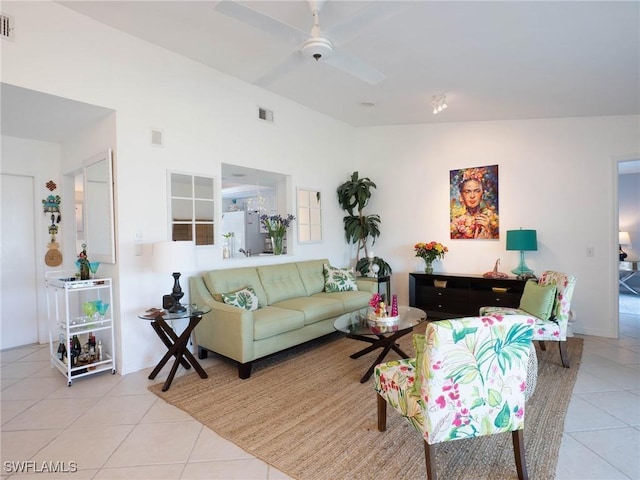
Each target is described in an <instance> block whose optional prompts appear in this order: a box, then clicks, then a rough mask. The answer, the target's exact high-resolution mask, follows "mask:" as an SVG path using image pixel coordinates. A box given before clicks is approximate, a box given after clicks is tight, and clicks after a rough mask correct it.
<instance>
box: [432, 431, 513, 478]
mask: <svg viewBox="0 0 640 480" xmlns="http://www.w3.org/2000/svg"><path fill="white" fill-rule="evenodd" d="M423 442H424V459H425V462H426V464H427V479H428V480H438V475H437V473H436V452H435V449H434V448H433V445H429V444H428V443H427V441H426V440H423ZM521 480H522V479H521Z"/></svg>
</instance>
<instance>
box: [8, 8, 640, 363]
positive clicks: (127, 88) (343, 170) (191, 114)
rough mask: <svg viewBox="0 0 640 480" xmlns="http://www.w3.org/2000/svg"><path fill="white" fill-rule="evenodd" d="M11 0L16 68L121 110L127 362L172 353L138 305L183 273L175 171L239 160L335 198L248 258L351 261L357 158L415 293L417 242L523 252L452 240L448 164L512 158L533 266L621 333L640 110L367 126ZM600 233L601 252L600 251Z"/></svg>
mask: <svg viewBox="0 0 640 480" xmlns="http://www.w3.org/2000/svg"><path fill="white" fill-rule="evenodd" d="M2 8H3V13H5V14H9V15H13V16H14V18H15V22H16V25H19V31H17V32H16V40H15V42H13V43H11V42H2V45H1V48H2V60H1V61H2V81H4V82H6V83H10V84H13V85H18V86H21V87H24V88H30V89H33V90H38V91H42V92H45V93H51V94H54V95H58V96H62V97H67V98H70V99H74V100H78V101H83V102H87V103H91V104H94V105H99V106H103V107H107V108H111V109H113V110H115V111H116V118H117V120H116V138H117V144H116V145H115V146H113V148H114V149H115V150H116V152H117V153H116V156H115V164H116V167H115V169H116V196H117V202H118V218H117V238H118V265H117V268H116V271H115V272H114V273H113V277H114V278H115V281H116V288H117V290H118V291H119V292H120V312H119V313H120V321H119V328H118V329H117V334H118V335H119V337H120V345H121V349H122V353H121V354H120V355H119V358H118V359H117V360H118V362H119V371H121V372H123V373H127V372H131V371H135V370H138V369H141V368H144V367H147V366H150V365H153V364H154V363H155V361H156V360H157V359H158V358H159V357H160V356H161V355H162V353H163V352H164V346H163V345H162V344H161V343H160V341H159V340H158V339H157V338H155V334H154V333H153V332H152V331H151V329H150V328H149V326H148V325H147V324H146V323H145V322H143V321H141V320H139V319H138V318H137V315H138V314H139V313H140V312H141V311H143V310H144V309H146V308H148V307H150V306H157V305H158V304H159V301H160V297H161V295H162V294H164V293H166V292H168V290H169V288H170V285H171V279H170V278H164V276H162V275H158V274H156V273H153V272H152V271H151V266H150V265H151V244H152V243H153V242H154V241H157V240H164V239H166V238H168V223H169V222H168V218H167V189H166V171H167V170H179V171H185V172H189V173H194V174H201V175H212V176H214V177H216V182H217V183H216V186H217V187H218V188H219V185H220V183H219V176H220V164H221V163H223V162H225V163H234V164H238V165H244V166H248V167H256V168H261V169H266V170H273V171H277V172H280V173H286V174H289V175H291V176H292V180H293V182H292V185H291V190H292V191H291V194H293V191H294V189H295V187H296V186H304V187H311V188H316V189H319V190H320V191H322V193H323V195H324V200H325V201H324V202H323V222H324V231H323V237H324V242H323V243H322V244H320V245H306V246H301V245H294V247H295V248H294V250H293V255H289V256H287V257H286V258H281V259H278V258H271V259H268V260H267V259H264V258H261V259H259V260H255V259H252V260H248V261H246V262H247V263H243V265H246V264H250V263H251V262H269V261H271V262H276V261H289V260H292V259H295V260H300V259H308V258H317V257H325V256H326V257H328V258H329V259H330V260H331V262H332V263H334V264H336V265H345V264H347V263H348V261H349V251H348V248H347V247H346V246H345V244H344V239H343V236H344V233H343V230H342V215H343V212H342V211H341V210H340V209H339V207H338V206H337V202H335V200H334V199H335V189H336V187H337V186H338V185H339V184H340V183H342V182H344V181H345V180H347V179H348V178H349V175H350V174H351V172H352V171H354V170H359V171H360V172H361V174H363V175H365V176H369V177H371V178H372V179H373V180H374V181H375V182H376V183H377V184H378V190H377V191H376V194H375V195H374V199H373V201H372V203H371V207H370V208H371V211H372V212H375V213H379V214H380V215H381V216H382V236H381V238H380V240H379V243H378V245H377V246H376V247H375V251H376V254H377V255H379V256H382V257H384V258H386V259H387V260H389V261H390V263H391V264H392V266H393V268H394V272H396V273H395V274H394V279H393V282H394V283H393V284H394V290H395V291H397V292H398V293H399V294H400V300H401V301H406V300H407V293H406V290H407V273H408V272H409V271H411V270H414V269H415V268H416V267H417V266H418V264H416V262H415V259H414V258H413V257H412V249H411V246H412V245H413V243H414V242H416V241H425V240H431V239H434V240H440V241H444V242H445V243H447V244H448V245H449V247H450V249H451V253H450V254H449V255H448V256H447V258H446V259H445V261H444V263H443V267H444V269H445V270H446V271H450V272H460V273H467V272H474V273H482V272H484V271H487V270H489V269H490V268H491V267H492V266H493V262H494V261H495V259H496V258H498V257H500V258H502V259H503V270H507V271H508V270H509V269H511V268H513V267H512V265H515V263H516V254H515V252H505V251H504V237H503V238H502V239H501V240H500V241H484V242H483V241H476V242H469V243H467V242H463V241H456V242H451V241H448V240H447V239H448V204H447V202H448V193H447V188H448V187H447V185H448V171H449V170H450V169H451V168H463V167H468V166H472V165H486V164H495V163H497V164H499V165H500V198H501V204H500V213H501V226H502V229H503V231H504V230H506V229H510V228H518V227H520V226H523V227H529V228H535V229H536V230H538V235H539V248H540V250H539V251H538V252H532V253H530V254H529V255H528V256H527V260H528V263H529V265H530V266H531V267H532V268H534V269H535V270H536V271H537V272H540V271H541V270H542V269H545V268H555V269H558V270H563V271H569V272H571V273H574V274H576V275H577V276H578V282H579V283H578V287H577V290H576V299H575V308H576V310H577V313H578V319H579V324H578V325H577V326H576V328H575V330H576V331H582V332H585V333H591V334H596V335H607V336H612V335H614V334H615V331H616V330H615V327H614V326H613V324H614V323H615V322H616V319H617V317H616V318H614V315H615V309H614V308H613V304H614V302H615V295H614V291H615V285H616V283H615V282H616V277H615V274H616V270H615V269H614V266H613V264H612V262H611V261H610V258H611V256H612V255H613V254H614V253H613V252H615V251H617V243H616V242H617V240H616V239H615V238H614V236H615V235H617V233H615V232H614V231H615V228H616V227H615V226H614V223H615V221H614V218H613V217H614V211H615V208H614V205H613V198H614V192H613V185H614V175H615V174H616V172H615V171H614V170H615V169H614V167H613V164H612V160H611V158H612V156H614V155H618V156H622V155H625V154H628V153H629V154H634V155H635V157H634V158H637V157H638V154H639V153H640V152H639V150H640V148H639V147H638V144H637V132H638V117H622V118H596V119H566V120H540V121H527V122H496V123H468V124H454V125H430V126H427V125H425V126H403V127H387V128H374V129H362V130H360V131H357V130H355V129H353V128H351V127H349V126H347V125H345V124H343V123H341V122H337V121H335V120H332V119H329V118H327V117H325V116H323V115H320V114H317V113H315V112H313V111H310V110H309V109H307V108H305V107H301V106H300V105H297V104H294V103H292V102H289V101H287V100H284V99H282V98H280V97H277V96H275V95H272V94H269V93H268V92H265V91H263V90H261V89H259V88H256V87H253V86H251V85H248V84H245V83H243V82H239V81H237V80H235V79H232V78H230V77H227V76H225V75H223V74H221V73H219V72H216V71H214V70H211V69H209V68H206V67H204V66H203V65H200V64H198V63H195V62H193V61H191V60H188V59H185V58H182V57H179V56H177V55H175V54H173V53H171V52H168V51H165V50H162V49H160V48H157V47H154V46H152V45H149V44H147V43H145V42H141V41H138V40H135V39H133V38H132V37H129V36H127V35H124V34H121V33H119V32H117V31H115V30H113V29H111V28H109V27H106V26H104V25H101V24H99V23H96V22H94V21H92V20H90V19H88V18H86V17H83V16H81V15H79V14H77V13H75V12H72V11H70V10H68V9H66V8H64V7H62V6H60V5H58V4H55V3H51V2H3V7H2ZM258 105H260V106H263V107H266V108H269V109H271V110H273V111H274V112H275V123H274V124H273V125H267V124H264V123H262V122H258V121H257V120H256V110H257V106H258ZM152 128H159V129H161V130H163V131H164V134H165V145H164V147H163V148H157V147H153V146H151V145H150V131H151V129H152ZM356 145H357V148H356ZM290 207H291V210H290V211H291V212H292V213H293V212H294V205H293V204H291V205H290ZM283 213H284V212H283ZM217 218H218V219H219V218H220V210H219V208H218V216H217ZM136 233H142V236H143V241H144V242H145V248H144V255H143V256H135V254H134V252H135V249H134V247H135V245H134V238H135V235H136ZM614 233H615V235H614ZM587 246H590V247H594V248H595V252H596V255H595V257H593V258H586V256H585V254H584V252H585V249H586V247H587ZM198 256H199V266H200V269H201V270H207V269H212V268H226V267H229V266H236V265H237V263H235V261H234V262H227V263H223V262H222V260H221V258H222V254H221V247H220V246H219V245H217V246H215V247H205V248H200V250H199V255H198Z"/></svg>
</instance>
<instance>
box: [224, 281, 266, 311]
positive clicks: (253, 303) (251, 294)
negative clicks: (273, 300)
mask: <svg viewBox="0 0 640 480" xmlns="http://www.w3.org/2000/svg"><path fill="white" fill-rule="evenodd" d="M221 297H222V301H223V302H224V303H226V304H227V305H233V306H234V307H239V308H244V309H245V310H251V311H253V310H257V309H258V306H259V305H258V304H259V301H258V297H257V296H256V292H255V290H254V289H253V288H251V285H249V286H247V287H246V288H243V289H241V290H237V291H235V292H229V293H222V294H221Z"/></svg>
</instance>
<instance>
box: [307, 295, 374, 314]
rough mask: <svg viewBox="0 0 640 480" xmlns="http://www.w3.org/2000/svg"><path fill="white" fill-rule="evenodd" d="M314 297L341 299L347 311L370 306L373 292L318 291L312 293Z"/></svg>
mask: <svg viewBox="0 0 640 480" xmlns="http://www.w3.org/2000/svg"><path fill="white" fill-rule="evenodd" d="M312 297H314V298H330V299H332V300H339V301H340V302H342V305H344V311H345V312H353V311H354V310H359V309H360V308H366V307H368V306H369V299H370V298H371V293H369V292H359V291H355V292H332V293H327V292H323V293H316V294H315V295H312Z"/></svg>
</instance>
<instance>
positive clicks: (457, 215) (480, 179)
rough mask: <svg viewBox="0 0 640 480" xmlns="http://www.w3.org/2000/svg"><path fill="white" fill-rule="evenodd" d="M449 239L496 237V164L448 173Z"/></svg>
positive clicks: (497, 218) (498, 227) (497, 233)
mask: <svg viewBox="0 0 640 480" xmlns="http://www.w3.org/2000/svg"><path fill="white" fill-rule="evenodd" d="M449 199H450V202H449V208H450V222H451V223H450V229H451V238H452V239H498V238H500V222H499V215H498V165H489V166H485V167H470V168H462V169H459V170H451V171H450V172H449Z"/></svg>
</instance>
